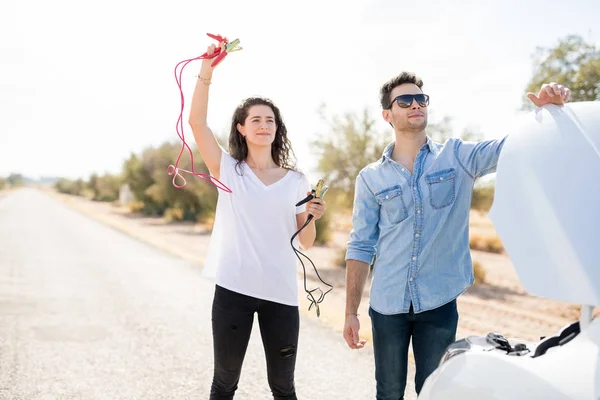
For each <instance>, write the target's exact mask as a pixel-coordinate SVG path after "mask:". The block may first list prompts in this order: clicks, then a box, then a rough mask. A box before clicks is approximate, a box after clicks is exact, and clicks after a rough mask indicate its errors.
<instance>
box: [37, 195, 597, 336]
mask: <svg viewBox="0 0 600 400" xmlns="http://www.w3.org/2000/svg"><path fill="white" fill-rule="evenodd" d="M44 191H45V192H46V193H47V194H48V195H50V196H53V197H55V198H57V199H59V200H61V201H62V202H64V203H65V204H67V205H68V206H70V207H73V208H75V209H77V210H79V211H80V212H82V213H85V214H87V215H89V216H91V217H93V218H95V219H97V220H99V221H101V222H103V223H105V224H108V225H110V226H112V227H114V228H116V229H118V230H120V231H122V232H125V233H127V234H129V235H132V236H134V237H136V238H138V239H140V240H142V241H145V242H147V243H150V244H152V245H154V246H156V247H159V248H161V249H163V250H165V251H168V252H170V253H172V254H175V255H177V256H180V257H183V258H185V259H188V260H190V261H193V262H196V263H198V264H199V267H201V266H202V264H203V260H204V255H205V254H206V250H207V248H208V245H209V239H210V231H209V230H208V229H207V228H205V227H203V226H201V225H198V224H192V223H166V222H165V221H164V220H163V219H160V218H149V217H143V216H139V215H131V214H130V213H129V212H128V210H127V209H126V208H124V207H117V206H114V205H112V204H108V203H99V202H92V201H89V200H86V199H84V198H81V197H75V196H67V195H63V194H58V193H55V192H54V191H52V190H49V189H45V190H44ZM471 226H472V232H476V233H477V234H484V235H495V232H494V230H493V225H492V224H491V222H490V221H489V219H487V216H485V215H480V214H474V215H473V216H472V218H471ZM348 232H349V224H348V221H347V220H344V221H338V223H337V224H336V229H335V231H334V233H333V240H332V241H331V243H330V244H328V245H327V246H315V247H313V248H312V249H310V250H308V251H306V252H305V254H306V255H308V256H309V257H310V258H311V259H312V260H313V262H314V263H315V265H316V267H317V269H318V271H319V274H320V275H321V277H322V278H323V279H324V280H325V281H326V282H328V283H330V284H332V285H333V286H334V289H333V290H332V291H331V292H330V293H329V294H327V296H326V298H325V300H324V302H323V303H322V304H321V316H320V318H318V320H319V321H320V323H323V324H327V325H329V326H330V327H331V328H333V329H335V330H337V331H339V332H340V340H342V337H341V331H342V328H343V323H344V311H345V270H344V268H342V267H340V266H339V265H338V260H339V258H340V254H341V253H342V251H343V249H344V248H345V243H346V241H347V239H348ZM472 256H473V259H474V260H475V261H479V262H480V263H481V264H482V265H483V267H484V269H485V271H486V283H485V284H480V285H477V286H473V287H471V288H470V289H469V290H468V291H467V292H466V293H465V294H463V295H462V296H460V297H459V299H458V307H459V314H460V319H459V327H458V333H457V336H458V338H462V337H466V336H469V335H486V334H487V333H489V332H492V331H493V332H499V333H501V334H503V335H505V336H507V337H511V338H518V339H522V340H525V341H536V340H539V339H540V336H547V335H552V334H554V333H555V332H556V331H557V330H559V329H560V328H562V327H563V326H565V325H566V324H569V323H571V322H573V321H575V320H577V319H578V318H579V312H580V306H579V305H576V304H568V303H563V302H559V301H553V300H547V299H542V298H538V297H535V296H532V295H529V294H528V293H526V292H525V290H524V289H523V287H522V285H521V284H520V282H519V279H518V277H517V274H516V272H515V270H514V268H513V265H512V264H511V262H510V260H509V258H508V257H507V256H506V255H505V254H493V253H488V252H481V251H472ZM305 265H306V267H307V270H308V272H307V275H308V283H307V286H308V289H313V288H314V287H316V286H317V283H320V282H319V281H318V280H317V279H316V274H315V273H314V271H312V266H311V265H310V263H307V262H305ZM298 277H299V280H298V285H299V292H300V300H301V306H300V308H301V313H302V314H303V315H304V316H307V317H309V318H313V319H317V317H316V315H315V312H314V309H313V310H311V311H308V310H307V308H308V304H309V303H308V301H307V300H306V298H305V296H304V295H303V294H304V290H303V279H302V277H303V271H302V267H301V266H300V265H299V267H298ZM321 285H322V284H321ZM368 286H369V285H368V284H367V287H366V288H365V292H364V297H363V301H362V304H361V307H360V309H359V313H360V314H361V317H360V321H361V336H362V337H363V338H365V339H367V340H368V341H369V342H370V339H371V333H370V320H369V317H368V313H367V309H368V302H369V299H368V296H369V287H368ZM598 311H599V310H598V309H596V310H595V314H598Z"/></svg>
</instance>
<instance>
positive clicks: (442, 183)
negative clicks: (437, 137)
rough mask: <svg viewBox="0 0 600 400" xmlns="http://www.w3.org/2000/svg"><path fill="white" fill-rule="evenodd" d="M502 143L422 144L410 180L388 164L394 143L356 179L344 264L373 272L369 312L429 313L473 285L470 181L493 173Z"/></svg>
mask: <svg viewBox="0 0 600 400" xmlns="http://www.w3.org/2000/svg"><path fill="white" fill-rule="evenodd" d="M504 140H505V138H503V139H499V140H486V141H482V142H466V141H463V140H461V139H456V138H451V139H449V140H448V141H447V142H446V143H445V144H439V143H434V142H433V141H431V139H430V138H429V137H428V138H427V143H426V144H424V145H423V146H422V147H421V149H420V151H419V153H418V155H417V158H416V159H415V164H414V169H413V173H412V174H411V173H410V172H409V170H408V169H406V168H405V167H403V166H402V165H401V164H399V163H396V162H395V161H393V160H392V159H391V155H392V151H393V150H394V145H395V142H392V143H391V144H389V145H388V146H387V147H386V149H385V150H384V152H383V156H382V158H381V159H380V160H379V161H377V162H374V163H372V164H370V165H368V166H366V167H365V168H363V169H362V170H361V172H360V173H359V174H358V176H357V178H356V188H355V197H354V211H353V216H352V231H351V232H350V241H349V242H348V250H347V252H346V260H358V261H363V262H365V263H368V264H371V263H372V262H373V259H374V257H375V256H376V257H375V264H374V266H373V278H372V284H371V294H370V306H371V308H373V310H375V311H377V312H378V313H381V314H388V315H390V314H398V313H407V312H408V311H409V308H410V305H411V303H412V305H413V309H414V312H416V313H418V312H423V311H428V310H431V309H434V308H437V307H440V306H442V305H444V304H446V303H448V302H450V301H452V300H453V299H455V298H457V297H458V296H459V295H460V294H461V293H463V292H464V291H465V290H466V289H468V287H469V286H470V285H472V284H473V281H474V277H473V264H472V260H471V252H470V247H469V210H470V208H471V197H472V194H473V184H474V182H475V179H476V178H478V177H481V176H483V175H486V174H488V173H492V172H495V170H496V165H497V163H498V157H499V155H500V151H501V149H502V146H503V144H504Z"/></svg>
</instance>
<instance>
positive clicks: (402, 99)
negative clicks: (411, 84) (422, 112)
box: [388, 93, 429, 110]
mask: <svg viewBox="0 0 600 400" xmlns="http://www.w3.org/2000/svg"><path fill="white" fill-rule="evenodd" d="M413 100H416V101H417V104H418V105H419V106H421V107H427V106H428V105H429V96H428V95H426V94H423V93H419V94H401V95H400V96H398V97H396V98H395V99H394V100H392V102H391V103H390V106H389V107H388V110H389V109H390V108H392V105H393V104H394V101H395V102H396V103H398V107H400V108H409V107H410V106H411V105H412V103H413Z"/></svg>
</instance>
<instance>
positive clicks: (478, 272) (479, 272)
mask: <svg viewBox="0 0 600 400" xmlns="http://www.w3.org/2000/svg"><path fill="white" fill-rule="evenodd" d="M473 275H475V284H476V285H479V284H482V283H485V269H484V268H483V265H481V263H480V262H479V261H473Z"/></svg>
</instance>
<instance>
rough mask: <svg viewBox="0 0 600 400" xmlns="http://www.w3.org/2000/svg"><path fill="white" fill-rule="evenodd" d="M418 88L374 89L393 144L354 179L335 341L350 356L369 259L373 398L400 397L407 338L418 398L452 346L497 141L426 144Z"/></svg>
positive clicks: (409, 83)
mask: <svg viewBox="0 0 600 400" xmlns="http://www.w3.org/2000/svg"><path fill="white" fill-rule="evenodd" d="M422 87H423V82H422V80H421V79H419V78H418V77H416V76H415V75H414V74H413V73H408V72H403V73H402V74H400V75H399V76H397V77H395V78H393V79H391V80H390V81H388V82H387V83H385V84H384V85H383V86H382V88H381V92H380V98H381V106H382V108H383V111H382V116H383V119H384V120H385V121H387V122H388V123H389V124H390V125H391V126H392V127H393V128H394V133H395V136H396V140H395V142H393V143H391V144H389V145H388V146H387V147H386V149H385V150H384V152H383V156H382V158H381V159H380V160H379V161H377V162H375V163H372V164H370V165H368V166H367V167H365V168H364V169H363V170H362V171H361V172H360V173H359V175H358V177H357V178H356V193H355V198H354V211H353V217H352V232H351V233H350V241H349V242H348V250H347V253H346V285H347V286H346V288H347V289H346V290H347V292H346V322H345V327H344V339H345V340H346V342H347V343H348V346H349V347H350V348H352V349H360V348H362V347H363V346H364V344H365V341H364V340H359V327H360V324H359V319H358V314H357V310H358V306H359V304H360V300H361V294H362V292H363V289H364V285H365V281H366V278H367V275H368V272H369V267H370V264H371V263H372V262H373V260H375V262H374V266H373V267H374V270H373V278H372V285H371V294H370V307H369V315H370V317H371V324H372V330H373V347H374V352H375V378H376V380H377V399H379V400H388V399H390V400H391V399H393V400H398V399H402V398H403V396H404V389H405V386H406V376H407V363H408V346H409V342H410V341H411V340H412V346H413V354H414V358H415V364H416V376H415V388H416V391H417V393H419V392H420V390H421V388H422V386H423V383H424V382H425V379H426V378H427V377H428V376H429V375H430V374H431V373H432V372H433V371H434V370H435V369H436V368H437V366H438V363H439V361H440V359H441V357H442V355H443V353H444V351H445V349H446V347H447V346H448V345H449V344H451V343H452V342H454V341H455V339H456V328H457V323H458V312H457V308H456V298H457V297H458V296H459V295H460V294H462V293H463V292H464V291H465V290H466V289H467V288H468V287H469V286H470V285H471V284H472V283H473V266H472V260H471V255H470V250H469V234H468V221H469V210H470V205H471V196H472V191H473V183H474V181H475V179H476V178H479V177H481V176H484V175H486V174H489V173H492V172H495V170H496V164H497V162H498V157H499V154H500V151H501V149H502V145H503V144H504V140H505V138H503V139H500V140H486V141H482V142H479V143H475V142H465V141H462V140H461V139H456V138H451V139H449V140H448V141H447V142H446V143H445V144H439V143H434V142H433V141H431V139H430V138H429V137H428V136H427V134H426V133H425V128H426V127H427V109H428V106H429V96H427V95H426V94H424V93H423V91H422ZM569 96H570V91H569V89H566V88H564V87H563V86H561V85H557V84H556V83H551V84H548V85H543V86H542V88H541V90H540V92H539V94H538V95H537V96H536V95H534V94H532V93H529V94H528V97H529V98H530V99H531V100H532V101H533V103H534V104H535V105H537V106H542V105H545V104H549V103H554V104H563V103H564V102H565V101H567V100H568V98H569Z"/></svg>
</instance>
